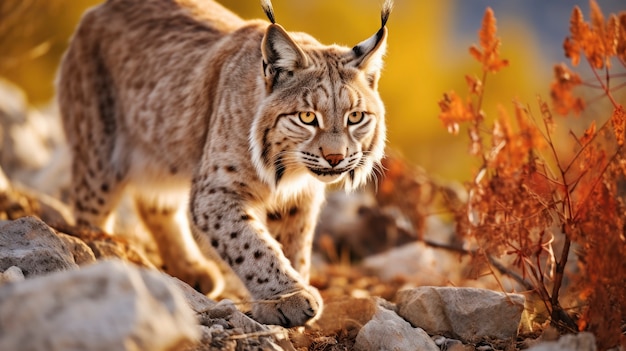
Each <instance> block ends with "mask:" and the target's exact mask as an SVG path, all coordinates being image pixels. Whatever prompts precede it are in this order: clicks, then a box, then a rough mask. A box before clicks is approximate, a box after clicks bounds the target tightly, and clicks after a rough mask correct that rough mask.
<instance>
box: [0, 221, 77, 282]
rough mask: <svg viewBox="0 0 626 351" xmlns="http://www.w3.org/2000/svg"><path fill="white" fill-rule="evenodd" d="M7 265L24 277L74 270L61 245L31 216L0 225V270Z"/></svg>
mask: <svg viewBox="0 0 626 351" xmlns="http://www.w3.org/2000/svg"><path fill="white" fill-rule="evenodd" d="M11 266H17V267H19V268H20V269H21V270H22V272H23V273H24V276H25V277H26V278H29V277H32V276H37V275H43V274H47V273H51V272H56V271H62V270H68V269H75V268H78V265H77V264H76V262H75V261H74V255H73V254H72V251H71V250H70V248H69V247H68V246H67V245H66V244H65V242H64V241H63V240H62V239H60V238H59V237H58V236H57V235H56V234H55V233H54V232H53V231H52V229H50V227H48V225H46V224H45V223H44V222H42V221H41V220H39V219H37V218H35V217H23V218H20V219H16V220H13V221H5V222H1V223H0V271H4V270H6V269H7V268H9V267H11Z"/></svg>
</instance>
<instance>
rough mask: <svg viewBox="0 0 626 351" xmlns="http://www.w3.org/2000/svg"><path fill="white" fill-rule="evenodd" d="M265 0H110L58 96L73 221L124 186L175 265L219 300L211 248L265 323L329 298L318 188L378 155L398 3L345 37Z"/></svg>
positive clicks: (76, 48)
mask: <svg viewBox="0 0 626 351" xmlns="http://www.w3.org/2000/svg"><path fill="white" fill-rule="evenodd" d="M262 7H263V9H264V12H265V14H266V16H267V17H268V18H269V20H270V22H266V21H262V20H243V19H241V18H239V17H238V16H237V15H235V14H233V13H232V12H230V11H229V10H227V9H225V8H224V7H222V6H221V5H219V4H217V3H215V2H213V1H211V0H108V1H107V2H105V3H103V4H101V5H99V6H97V7H95V8H93V9H91V10H89V11H88V12H86V13H85V15H84V16H83V18H82V20H81V22H80V25H79V26H78V28H77V30H76V32H75V33H74V35H73V37H72V39H71V43H70V46H69V49H68V51H67V52H66V54H65V56H64V58H63V61H62V64H61V67H60V71H59V77H58V82H57V84H58V99H59V105H60V109H61V113H62V116H63V121H64V128H65V133H66V136H67V138H68V142H69V144H70V148H71V150H72V156H73V157H72V160H73V161H72V162H73V163H72V170H71V173H72V177H73V182H72V183H73V189H72V193H73V195H72V205H73V208H74V213H75V219H76V223H77V225H79V226H96V227H100V228H104V227H105V225H106V223H107V221H108V220H109V218H110V217H111V216H112V211H113V210H114V209H115V208H116V207H117V205H118V203H119V200H120V197H121V195H122V194H123V192H124V191H125V190H128V191H130V192H129V194H132V197H133V199H134V201H135V205H136V209H137V213H138V215H139V217H140V218H141V220H142V222H143V223H144V224H145V227H146V228H147V229H148V230H149V231H150V232H151V233H152V235H153V237H154V238H155V241H156V242H157V245H158V247H159V253H160V254H161V256H162V257H163V260H164V262H165V266H164V270H165V271H166V272H169V273H171V274H172V275H174V276H177V277H180V278H181V279H183V280H185V281H187V282H189V283H190V284H192V285H193V286H196V287H197V288H198V289H201V290H202V291H203V292H205V293H209V294H210V296H213V297H216V296H219V294H220V292H221V291H222V289H223V288H224V283H223V277H222V275H221V272H220V270H219V269H218V267H217V266H216V265H215V263H213V262H214V261H210V260H205V259H203V258H204V257H213V256H215V255H217V256H218V257H220V258H221V259H222V260H223V261H224V262H225V263H226V264H227V265H228V266H230V268H232V270H233V271H234V272H235V273H236V274H237V276H238V277H239V278H240V279H241V280H242V282H243V283H244V284H245V286H246V287H247V289H248V290H249V292H250V295H251V296H252V298H253V299H254V303H253V305H252V311H251V313H252V316H253V317H254V318H255V319H256V320H258V321H259V322H262V323H267V324H278V325H282V326H286V327H292V326H299V325H304V324H305V323H307V322H309V321H311V320H314V319H315V317H316V316H318V315H319V314H320V311H321V309H322V300H321V298H320V295H319V293H318V292H317V290H316V289H315V288H314V287H312V286H310V285H309V269H310V265H311V247H312V240H313V233H314V228H315V224H316V221H317V217H318V213H319V211H320V206H321V205H322V203H323V201H324V191H325V187H326V186H327V185H328V184H337V186H339V187H343V188H345V189H348V190H350V189H354V188H356V187H358V186H360V185H362V184H363V183H365V182H366V181H367V180H368V179H369V178H371V177H372V175H375V174H374V172H375V171H376V169H377V167H380V163H379V162H380V160H381V158H382V157H383V152H384V146H385V109H384V106H383V103H382V101H381V99H380V96H379V94H378V91H377V85H378V80H379V76H380V71H381V67H382V64H383V54H384V53H385V47H386V38H387V29H386V22H387V19H388V17H389V14H390V10H391V0H387V2H386V3H385V4H384V5H383V9H382V13H381V19H382V24H381V27H380V29H379V30H378V31H377V32H376V33H375V34H374V35H373V36H371V37H370V38H369V39H366V40H364V41H362V42H361V43H359V44H358V45H356V46H354V47H352V48H348V47H342V46H338V45H330V46H326V45H322V44H320V43H319V42H318V41H316V40H315V39H314V38H313V37H311V36H309V35H307V34H304V33H288V32H286V31H285V30H284V29H283V27H282V26H280V25H279V24H276V21H275V18H274V11H273V9H272V7H271V3H270V1H269V0H264V1H263V2H262ZM180 211H186V212H187V216H186V217H187V222H188V224H186V225H185V226H181V225H179V222H177V221H176V215H177V214H178V213H179V212H180ZM193 242H195V244H197V246H195V247H196V254H194V253H193V250H192V249H190V247H191V246H190V245H189V244H190V243H193ZM198 248H199V249H200V250H199V251H198ZM199 252H201V253H203V254H204V255H200V254H198V253H199Z"/></svg>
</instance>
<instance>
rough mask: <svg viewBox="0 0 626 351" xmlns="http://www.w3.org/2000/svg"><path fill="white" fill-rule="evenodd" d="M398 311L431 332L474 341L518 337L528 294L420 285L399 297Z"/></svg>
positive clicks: (415, 324) (405, 291)
mask: <svg viewBox="0 0 626 351" xmlns="http://www.w3.org/2000/svg"><path fill="white" fill-rule="evenodd" d="M396 300H397V306H398V314H399V315H400V316H402V317H403V318H404V319H406V320H407V321H409V322H411V324H412V325H414V326H417V327H421V328H423V329H424V330H426V332H428V333H429V334H441V335H445V336H448V337H452V338H457V339H461V340H463V341H466V342H473V341H477V340H480V339H482V338H486V337H492V338H498V339H506V338H511V337H515V336H516V335H517V329H518V326H519V322H520V319H521V315H522V312H523V310H524V297H523V296H522V295H519V294H504V293H500V292H496V291H491V290H485V289H476V288H450V287H419V288H415V289H409V290H402V291H400V292H398V295H397V297H396Z"/></svg>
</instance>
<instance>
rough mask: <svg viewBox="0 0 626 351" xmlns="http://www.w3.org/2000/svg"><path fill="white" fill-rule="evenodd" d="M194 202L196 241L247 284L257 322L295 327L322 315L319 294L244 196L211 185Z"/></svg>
mask: <svg viewBox="0 0 626 351" xmlns="http://www.w3.org/2000/svg"><path fill="white" fill-rule="evenodd" d="M191 196H192V198H191V218H192V222H193V224H192V228H193V233H194V236H195V238H196V241H197V242H198V243H199V244H200V247H201V249H202V250H205V251H207V252H208V251H209V250H215V251H217V252H218V253H219V255H220V256H221V257H222V259H223V260H224V261H226V262H227V263H228V264H229V265H230V266H231V268H232V269H233V270H234V271H235V273H236V274H237V275H238V276H239V277H240V279H241V280H242V281H243V282H244V284H245V285H246V287H247V288H248V290H249V291H250V293H251V295H252V296H253V297H254V299H255V303H254V305H253V310H252V314H253V316H254V318H255V319H256V320H258V321H259V322H261V323H266V324H279V325H282V326H285V327H293V326H299V325H303V324H305V323H306V322H307V321H309V320H311V319H313V318H315V317H316V316H317V315H318V314H319V313H320V311H321V309H322V299H321V297H320V295H319V293H318V292H317V290H316V289H315V288H313V287H310V286H309V285H308V283H307V281H306V280H304V279H303V278H302V277H301V276H300V274H299V273H298V272H297V271H296V270H295V269H294V268H293V267H292V265H291V263H290V262H289V260H288V259H287V257H285V255H284V254H283V252H282V250H281V248H280V245H279V243H278V242H277V241H276V240H275V239H274V238H273V237H272V235H271V234H270V233H269V231H268V229H267V227H266V226H265V224H264V222H265V221H264V220H261V218H259V216H260V213H258V212H256V211H254V210H253V209H252V208H250V207H248V206H247V205H246V200H245V199H244V198H243V196H242V195H240V194H238V193H237V192H235V191H234V190H233V189H230V188H229V187H225V186H214V185H212V184H210V183H209V184H208V185H207V186H201V187H200V186H198V187H194V190H193V191H192V195H191ZM263 215H265V214H263Z"/></svg>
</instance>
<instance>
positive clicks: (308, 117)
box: [298, 111, 317, 126]
mask: <svg viewBox="0 0 626 351" xmlns="http://www.w3.org/2000/svg"><path fill="white" fill-rule="evenodd" d="M298 118H300V121H301V122H302V123H304V124H307V125H310V126H315V125H317V117H316V116H315V112H311V111H308V112H298Z"/></svg>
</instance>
